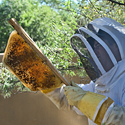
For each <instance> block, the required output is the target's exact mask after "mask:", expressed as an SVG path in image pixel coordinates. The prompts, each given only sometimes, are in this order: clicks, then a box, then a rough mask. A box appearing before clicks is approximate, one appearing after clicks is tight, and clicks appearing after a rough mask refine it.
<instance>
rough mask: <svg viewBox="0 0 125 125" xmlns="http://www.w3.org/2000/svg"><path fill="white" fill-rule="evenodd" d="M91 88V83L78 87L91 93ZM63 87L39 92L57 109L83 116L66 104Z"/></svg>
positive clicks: (92, 84)
mask: <svg viewBox="0 0 125 125" xmlns="http://www.w3.org/2000/svg"><path fill="white" fill-rule="evenodd" d="M93 86H94V83H93V82H90V84H86V85H84V84H80V87H82V88H83V89H84V90H90V91H93V88H94V87H93ZM64 87H65V85H63V86H62V87H60V88H55V89H48V90H42V91H41V92H42V93H44V95H45V96H47V97H48V98H49V99H50V100H51V101H52V102H53V103H54V104H55V105H56V106H57V108H58V109H64V110H75V111H76V112H77V114H79V115H83V113H81V112H80V111H79V110H77V109H76V108H74V107H72V106H71V105H69V104H68V101H67V98H66V96H65V95H64V89H63V88H64Z"/></svg>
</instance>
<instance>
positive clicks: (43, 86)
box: [3, 31, 62, 91]
mask: <svg viewBox="0 0 125 125" xmlns="http://www.w3.org/2000/svg"><path fill="white" fill-rule="evenodd" d="M3 63H4V64H5V66H7V67H8V68H9V70H10V71H11V72H12V73H13V74H14V75H15V76H16V77H17V78H18V79H19V80H20V81H21V82H22V83H23V85H24V86H26V87H28V88H29V89H30V90H32V91H39V90H47V89H50V88H51V89H52V88H56V87H59V86H61V85H62V81H61V80H60V79H59V78H58V76H56V75H55V74H54V73H53V72H52V70H51V69H50V68H49V67H48V66H47V65H46V63H44V61H43V60H42V59H41V58H40V57H39V56H38V55H37V54H36V52H35V51H34V50H33V49H32V48H31V47H30V46H29V45H28V44H27V43H26V42H25V41H24V40H23V38H22V37H21V36H20V35H18V33H17V32H16V31H13V32H12V33H11V35H10V37H9V40H8V44H7V47H6V50H5V53H4V57H3Z"/></svg>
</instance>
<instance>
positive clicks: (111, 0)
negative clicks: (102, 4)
mask: <svg viewBox="0 0 125 125" xmlns="http://www.w3.org/2000/svg"><path fill="white" fill-rule="evenodd" d="M107 1H109V2H112V3H116V4H118V5H124V6H125V3H120V2H116V1H114V0H107Z"/></svg>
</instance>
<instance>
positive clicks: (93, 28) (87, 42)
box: [70, 18, 125, 82]
mask: <svg viewBox="0 0 125 125" xmlns="http://www.w3.org/2000/svg"><path fill="white" fill-rule="evenodd" d="M124 39H125V28H124V26H122V25H121V24H120V23H118V22H116V21H115V20H113V19H110V18H99V19H96V20H94V21H92V22H90V23H89V24H88V25H87V26H85V27H81V28H79V29H78V30H77V31H76V33H75V34H74V35H73V36H72V37H71V39H70V42H71V46H72V48H73V49H74V50H75V52H76V53H77V54H78V55H79V57H80V60H81V62H82V64H83V67H84V69H85V70H86V73H87V74H88V76H89V77H90V79H91V80H93V81H94V82H95V81H96V80H97V79H98V78H99V77H100V76H102V75H103V74H105V73H106V72H108V71H109V70H110V69H111V68H112V67H114V66H115V65H116V64H117V63H118V62H119V61H121V60H123V59H124V57H125V55H124V53H125V52H124V51H125V50H124V47H125V42H124Z"/></svg>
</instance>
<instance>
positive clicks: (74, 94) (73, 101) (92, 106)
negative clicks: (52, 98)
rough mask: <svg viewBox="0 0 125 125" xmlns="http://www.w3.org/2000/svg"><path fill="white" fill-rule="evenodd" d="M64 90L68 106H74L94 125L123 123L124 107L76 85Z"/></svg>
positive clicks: (124, 116) (124, 119)
mask: <svg viewBox="0 0 125 125" xmlns="http://www.w3.org/2000/svg"><path fill="white" fill-rule="evenodd" d="M64 89H65V95H66V97H67V100H68V102H69V104H70V105H72V106H76V107H77V108H78V109H79V110H80V111H81V112H82V113H83V114H84V115H86V116H87V117H88V118H89V119H91V120H92V121H93V122H95V123H96V124H99V125H101V124H102V125H103V123H104V124H106V125H108V124H112V125H116V124H117V125H118V124H119V125H123V124H124V123H125V107H123V106H118V105H116V104H115V103H114V102H113V100H112V99H111V98H109V97H106V96H104V95H100V94H97V93H93V92H89V91H84V90H83V89H82V88H80V87H78V86H77V85H76V84H74V85H73V86H66V87H65V88H64Z"/></svg>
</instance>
